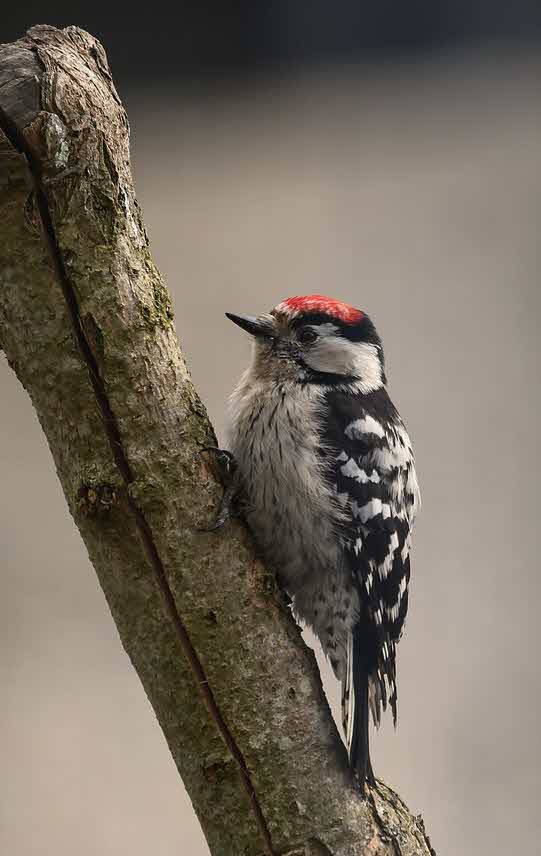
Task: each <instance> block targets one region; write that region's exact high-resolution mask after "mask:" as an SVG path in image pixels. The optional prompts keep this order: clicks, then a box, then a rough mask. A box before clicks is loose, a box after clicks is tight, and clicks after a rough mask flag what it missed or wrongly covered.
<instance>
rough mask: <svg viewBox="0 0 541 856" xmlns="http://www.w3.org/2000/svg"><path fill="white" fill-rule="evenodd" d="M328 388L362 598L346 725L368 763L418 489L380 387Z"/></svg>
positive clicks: (403, 598)
mask: <svg viewBox="0 0 541 856" xmlns="http://www.w3.org/2000/svg"><path fill="white" fill-rule="evenodd" d="M328 395H329V402H328V404H329V406H328V409H327V413H329V414H330V415H329V424H328V426H327V432H326V442H327V444H328V446H329V447H330V449H331V454H332V457H333V458H334V461H333V464H332V472H331V474H330V475H331V479H332V481H333V488H334V489H335V491H336V499H337V503H338V505H339V507H340V508H341V510H342V511H343V513H344V517H345V519H344V522H343V523H341V524H340V535H341V538H342V542H343V547H344V560H345V561H344V564H345V569H346V573H351V575H352V577H353V580H354V583H355V587H356V589H357V591H358V594H359V601H360V610H359V616H358V622H357V624H356V626H355V627H354V630H353V633H352V635H351V638H350V639H348V644H347V651H348V656H347V660H348V667H347V672H346V677H345V679H344V681H343V685H342V690H343V698H342V703H343V719H344V731H345V733H346V738H347V742H348V748H349V750H350V755H351V754H352V753H353V754H355V752H357V753H358V754H361V755H364V754H366V756H367V757H366V758H363V759H361V765H362V764H363V763H364V764H365V765H366V763H368V765H369V764H370V761H369V758H368V707H369V708H370V710H371V713H372V718H373V720H374V723H375V724H376V725H378V724H379V722H380V719H381V710H382V709H383V710H385V708H386V706H387V704H390V706H391V709H392V711H393V718H394V720H395V722H396V704H397V691H396V664H395V648H396V643H397V642H398V640H399V638H400V635H401V632H402V629H403V626H404V621H405V618H406V613H407V608H408V583H409V578H410V558H409V552H410V543H411V529H412V525H413V521H414V518H415V514H416V511H417V509H418V506H419V503H420V495H419V488H418V484H417V477H416V474H415V466H414V460H413V452H412V448H411V443H410V440H409V437H408V434H407V431H406V429H405V426H404V424H403V422H402V420H401V419H400V416H399V414H398V412H397V410H396V408H395V407H394V405H393V404H392V402H391V400H390V399H389V397H388V395H387V392H386V390H385V389H384V388H381V389H379V390H377V391H375V392H373V393H369V394H367V395H363V394H358V395H356V396H355V395H352V394H351V393H350V392H348V393H342V392H339V391H333V392H329V393H328ZM331 399H332V400H331ZM335 453H336V454H335ZM355 744H356V745H357V749H355ZM365 744H366V745H365Z"/></svg>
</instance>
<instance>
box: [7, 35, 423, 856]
mask: <svg viewBox="0 0 541 856" xmlns="http://www.w3.org/2000/svg"><path fill="white" fill-rule="evenodd" d="M0 129H1V130H0V216H1V219H0V230H1V245H0V283H1V291H0V342H1V345H2V348H3V350H4V352H5V354H6V357H7V359H8V361H9V363H10V365H11V366H12V367H13V369H14V371H15V372H16V374H17V377H18V378H19V380H20V381H21V383H22V384H23V385H24V387H25V388H26V390H27V391H28V393H29V395H30V397H31V399H32V402H33V404H34V407H35V409H36V412H37V415H38V418H39V420H40V422H41V425H42V427H43V430H44V432H45V435H46V437H47V440H48V442H49V446H50V449H51V452H52V455H53V458H54V461H55V464H56V468H57V472H58V476H59V478H60V481H61V483H62V487H63V490H64V493H65V496H66V500H67V503H68V507H69V510H70V512H71V514H72V516H73V518H74V521H75V523H76V525H77V527H78V528H79V531H80V533H81V536H82V538H83V540H84V542H85V544H86V547H87V549H88V553H89V556H90V559H91V561H92V563H93V565H94V567H95V569H96V573H97V575H98V578H99V581H100V584H101V586H102V588H103V591H104V593H105V596H106V598H107V601H108V604H109V607H110V609H111V612H112V615H113V618H114V620H115V622H116V625H117V628H118V631H119V634H120V637H121V640H122V644H123V645H124V648H125V649H126V651H127V653H128V654H129V656H130V658H131V661H132V663H133V665H134V667H135V669H136V670H137V673H138V675H139V677H140V679H141V681H142V683H143V686H144V688H145V691H146V692H147V695H148V697H149V699H150V701H151V704H152V706H153V708H154V710H155V712H156V716H157V718H158V720H159V722H160V725H161V727H162V729H163V732H164V734H165V736H166V739H167V742H168V744H169V748H170V750H171V753H172V755H173V758H174V760H175V763H176V765H177V768H178V770H179V772H180V774H181V776H182V778H183V781H184V783H185V785H186V788H187V790H188V793H189V794H190V797H191V799H192V802H193V805H194V808H195V811H196V812H197V815H198V817H199V820H200V822H201V825H202V827H203V831H204V833H205V836H206V838H207V841H208V843H209V847H210V849H211V852H212V853H213V856H239V854H244V856H256V854H262V853H266V854H268V856H272V855H273V856H278V854H289V856H329V854H330V856H353V854H356V856H358V854H393V855H394V856H396V854H402V856H414V855H415V856H427V854H429V853H432V850H431V848H430V844H429V842H428V839H427V837H426V835H425V833H424V827H423V825H422V821H421V820H420V818H419V819H417V818H414V817H412V815H411V814H410V813H409V812H408V810H407V808H406V807H405V806H404V804H403V803H402V801H401V800H400V799H399V798H398V796H397V795H396V794H394V793H393V792H392V791H391V790H390V789H389V788H387V787H386V786H385V785H383V784H382V785H381V786H380V789H379V791H378V792H375V791H374V792H372V793H371V795H370V799H368V800H366V801H362V800H361V799H360V798H359V796H358V794H357V793H356V792H355V790H354V788H353V786H352V783H351V780H350V777H349V772H348V768H347V763H346V755H345V750H344V748H343V745H342V742H341V741H340V738H339V735H338V733H337V730H336V728H335V725H334V723H333V720H332V717H331V715H330V711H329V709H328V706H327V703H326V700H325V697H324V695H323V692H322V688H321V683H320V679H319V674H318V670H317V666H316V664H315V660H314V657H313V655H312V653H311V652H310V651H308V650H307V649H306V647H305V646H304V644H303V642H302V640H301V637H300V633H299V631H298V629H297V627H296V626H295V624H294V623H293V621H292V619H291V618H290V616H289V615H288V614H286V613H285V612H284V611H283V610H282V609H281V608H280V606H279V605H278V601H277V599H276V598H275V597H274V596H273V593H272V582H271V580H270V578H269V576H268V575H267V574H266V572H265V570H264V568H263V567H262V566H261V564H260V563H259V562H258V561H257V559H256V557H255V554H254V551H253V548H252V545H251V543H250V540H249V538H248V536H247V534H246V532H245V531H244V529H243V527H242V526H240V525H239V524H235V525H230V526H228V528H227V531H226V532H224V533H222V534H220V535H209V534H202V533H200V532H198V531H197V530H198V527H199V526H200V525H203V524H204V523H205V522H206V521H208V520H210V519H211V517H212V513H213V509H214V508H215V506H216V504H217V502H218V500H219V496H220V488H219V486H218V485H217V483H216V480H215V478H214V476H213V474H212V472H211V471H210V470H209V469H208V466H207V463H206V462H205V457H204V455H203V454H202V450H203V448H204V447H205V446H207V445H212V444H213V443H214V442H215V440H214V435H213V431H212V428H211V426H210V424H209V421H208V418H207V415H206V412H205V409H204V407H203V405H202V404H201V402H200V400H199V398H198V397H197V394H196V393H195V390H194V388H193V386H192V383H191V380H190V377H189V373H188V370H187V368H186V365H185V363H184V359H183V356H182V353H181V351H180V348H179V344H178V341H177V338H176V335H175V332H174V328H173V323H172V321H173V311H172V307H171V302H170V298H169V294H168V292H167V290H166V288H165V286H164V284H163V282H162V280H161V278H160V275H159V273H158V271H157V269H156V267H155V265H154V262H153V260H152V257H151V255H150V250H149V246H148V240H147V236H146V233H145V229H144V225H143V221H142V218H141V214H140V211H139V207H138V204H137V200H136V198H135V193H134V189H133V183H132V177H131V173H130V167H129V137H128V123H127V119H126V115H125V112H124V109H123V107H122V104H121V102H120V100H119V98H118V95H117V93H116V91H115V88H114V85H113V82H112V79H111V75H110V72H109V68H108V65H107V60H106V57H105V53H104V51H103V48H102V47H101V45H100V44H99V42H97V41H96V40H95V39H94V38H93V37H92V36H90V35H89V34H88V33H85V32H84V31H82V30H80V29H78V28H76V27H68V28H67V29H65V30H62V31H60V30H57V29H55V28H53V27H34V28H32V29H31V30H30V31H29V32H28V33H27V35H26V36H25V37H24V38H22V39H20V40H19V41H18V42H15V43H14V44H11V45H4V46H2V47H0Z"/></svg>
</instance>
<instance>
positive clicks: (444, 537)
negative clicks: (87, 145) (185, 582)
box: [0, 0, 541, 856]
mask: <svg viewBox="0 0 541 856" xmlns="http://www.w3.org/2000/svg"><path fill="white" fill-rule="evenodd" d="M19 5H20V8H18V9H17V8H14V7H13V6H12V7H9V8H7V9H5V10H4V9H3V11H2V30H1V32H0V37H1V38H2V40H4V41H10V40H12V39H14V38H16V37H17V36H18V35H20V34H21V33H22V32H23V31H24V30H25V29H26V27H27V26H30V25H31V24H34V23H43V22H44V17H45V10H44V8H43V6H42V4H39V5H38V4H34V3H30V2H23V3H22V4H19ZM172 16H173V17H172ZM46 19H47V20H46V22H47V23H52V24H56V25H60V26H63V25H67V24H71V23H77V24H79V25H80V26H83V27H85V28H86V29H89V30H90V31H92V32H93V33H94V34H95V35H97V36H98V37H100V38H101V39H102V41H103V43H104V45H105V47H106V49H107V51H108V54H109V59H110V62H111V65H112V69H113V73H114V75H115V79H116V82H117V86H118V89H119V91H120V94H121V96H122V97H123V99H124V101H125V103H126V105H127V107H128V110H129V115H130V120H131V126H132V153H133V168H134V173H135V179H136V187H137V190H138V194H139V199H140V202H141V205H142V208H143V212H144V216H145V220H146V224H147V227H148V231H149V234H150V237H151V242H152V247H153V251H154V254H155V257H156V259H157V262H158V264H159V266H160V268H161V270H162V271H163V273H164V274H165V276H166V279H167V282H168V284H169V287H170V289H171V291H172V293H173V296H174V300H175V304H176V325H177V329H178V333H179V336H180V338H181V341H182V344H183V345H184V347H185V350H186V353H187V357H188V360H189V363H190V366H191V369H192V372H193V375H194V379H195V381H196V384H197V387H198V389H199V391H200V393H201V395H202V397H203V399H204V401H205V402H206V404H207V406H208V409H209V412H210V415H211V418H212V419H213V421H214V423H215V425H216V427H217V430H218V432H221V431H222V429H223V424H224V418H223V413H224V408H225V401H226V397H227V394H228V391H229V390H230V388H231V387H232V385H233V383H234V380H235V378H236V376H237V375H238V374H239V372H240V370H241V368H242V367H243V366H244V364H245V363H246V361H247V359H248V353H249V343H248V341H247V340H246V339H245V338H244V337H243V336H242V334H241V333H240V331H238V330H237V329H236V328H234V327H233V326H232V325H230V324H228V322H227V321H226V320H225V319H224V315H223V313H224V311H225V310H231V311H233V312H247V313H251V312H258V311H261V310H268V309H269V308H270V307H272V306H273V305H274V304H275V303H277V302H278V301H279V300H280V299H282V298H284V297H286V296H290V295H293V294H299V293H303V292H304V293H310V292H323V293H329V294H331V295H334V296H338V297H341V298H343V299H345V300H347V301H349V302H351V303H353V304H355V305H357V306H360V307H362V308H365V309H366V310H368V311H369V312H370V314H371V315H372V316H373V317H374V319H375V320H376V323H377V325H378V327H379V329H380V331H381V333H382V335H383V338H384V343H385V346H386V354H387V361H388V368H389V376H390V389H391V394H392V396H393V398H394V399H395V400H396V402H397V404H398V405H399V408H400V410H401V411H402V413H403V415H404V417H405V419H406V422H407V424H408V426H409V428H410V432H411V434H412V436H413V438H414V442H415V447H416V452H417V459H418V469H419V473H420V478H421V484H422V488H423V494H424V509H423V512H422V515H421V518H420V521H419V524H418V527H417V531H416V537H415V539H414V540H415V544H414V560H413V584H412V596H411V601H410V602H411V612H410V618H409V622H408V625H407V630H406V634H405V637H404V639H403V641H402V643H401V645H400V649H399V681H400V687H399V691H400V702H401V703H400V720H399V728H398V731H397V732H396V733H393V730H392V727H391V726H390V725H389V723H387V724H386V725H385V726H384V727H383V729H382V731H381V732H380V733H379V734H378V735H377V737H376V738H375V739H374V741H373V742H374V757H375V767H376V771H377V773H378V774H379V775H381V776H382V777H384V778H385V779H386V780H387V781H388V782H389V783H390V784H392V785H393V786H394V787H395V788H397V789H398V790H399V791H400V793H401V794H402V795H403V796H404V798H405V799H406V801H407V802H408V804H409V805H410V807H411V808H412V809H413V810H414V811H415V812H422V813H423V815H424V818H425V820H426V824H427V828H428V831H429V833H430V835H431V837H432V841H433V844H434V845H435V847H436V849H437V851H438V853H439V854H440V856H444V854H445V856H478V854H479V853H481V852H486V853H490V854H493V856H503V854H509V853H517V852H521V853H526V852H528V853H534V852H536V850H537V842H538V826H539V814H538V812H539V808H538V804H539V796H538V794H539V784H540V782H539V763H540V760H541V751H540V745H539V726H538V720H539V714H538V706H539V703H540V700H541V680H540V675H539V666H538V662H537V657H538V650H539V645H538V633H537V628H538V609H539V601H540V595H541V591H540V583H539V579H540V574H539V567H538V559H537V557H538V545H537V540H538V530H539V522H538V503H539V496H538V495H539V487H538V486H539V476H540V471H539V454H538V436H539V421H538V416H539V403H540V392H539V333H538V328H539V318H540V311H541V300H540V296H539V270H540V258H539V256H540V246H541V242H540V239H539V233H540V227H541V210H540V192H541V100H540V94H541V92H540V81H541V77H540V73H541V56H540V53H539V47H540V42H539V35H540V33H541V6H540V5H539V3H537V2H535V0H531V2H530V0H515V2H514V3H513V4H509V3H508V2H503V0H473V1H472V2H465V1H464V0H454V2H451V0H417V2H410V3H408V2H406V3H404V2H396V3H393V2H378V3H369V2H365V0H356V2H353V0H351V2H348V0H335V2H333V3H325V2H323V0H287V2H286V0H281V2H271V3H254V2H253V0H252V2H250V3H248V2H238V3H235V4H225V3H218V2H208V0H207V2H205V3H185V2H184V3H183V2H180V3H177V4H176V7H175V11H174V12H172V11H171V9H167V8H166V7H165V6H161V5H160V4H159V3H154V4H152V6H151V7H148V6H146V7H142V8H141V9H139V10H138V9H137V8H134V7H129V8H128V7H127V6H125V7H124V8H122V6H121V4H118V6H117V7H115V5H114V4H105V3H101V2H96V3H93V4H92V7H91V8H90V7H87V8H85V9H84V11H83V10H82V9H81V12H80V13H79V12H78V11H77V9H76V8H74V7H73V4H70V5H69V6H67V5H66V7H65V8H63V7H62V4H61V3H60V2H55V0H52V2H50V3H49V4H48V9H47V11H46ZM0 394H1V397H0V402H1V408H0V412H1V420H0V560H1V589H2V595H1V597H0V681H1V686H2V704H1V707H0V755H1V757H2V773H1V785H0V852H2V853H3V854H6V856H37V854H40V856H42V854H45V856H53V854H54V856H68V854H69V856H71V854H73V853H77V854H79V856H95V854H100V856H117V854H119V853H130V854H131V856H148V854H153V856H172V854H175V856H177V854H188V856H204V855H205V854H208V849H207V847H206V844H205V842H204V839H203V837H202V834H201V832H200V830H199V827H198V824H197V821H196V819H195V816H194V814H193V811H192V808H191V805H190V803H189V800H188V798H187V796H186V794H185V792H184V789H183V786H182V783H181V782H180V780H179V777H178V775H177V773H176V770H175V769H174V766H173V763H172V761H171V758H170V756H169V753H168V750H167V747H166V744H165V741H164V739H163V737H162V735H161V732H160V730H159V728H158V726H157V724H156V721H155V718H154V715H153V712H152V710H151V708H150V705H149V703H148V701H147V699H146V697H145V695H144V692H143V690H142V688H141V686H140V685H139V682H138V679H137V677H136V674H135V672H134V671H133V670H132V668H131V666H130V663H129V661H128V658H127V656H126V655H125V654H124V652H123V650H122V648H121V645H120V642H119V639H118V636H117V633H116V630H115V627H114V624H113V622H112V620H111V618H110V615H109V613H108V610H107V607H106V604H105V600H104V598H103V596H102V593H101V591H100V590H99V587H98V584H97V580H96V577H95V575H94V572H93V570H92V568H91V566H90V564H89V562H88V559H87V556H86V554H85V551H84V548H83V545H82V543H81V542H80V540H79V537H78V535H77V532H76V530H75V528H74V526H73V524H72V521H71V519H70V518H69V516H68V514H67V510H66V507H65V503H64V499H63V497H62V495H61V491H60V487H59V484H58V482H57V479H56V476H55V473H54V469H53V466H52V462H51V459H50V456H49V453H48V449H47V447H46V443H45V441H44V438H43V436H42V434H41V431H40V428H39V426H38V424H37V420H36V418H35V415H34V413H33V410H32V407H31V405H30V402H29V400H28V399H27V397H26V394H25V393H24V391H23V390H22V389H21V388H20V387H19V385H18V383H17V381H16V379H15V376H14V375H13V374H12V373H11V372H10V370H9V368H8V366H7V364H6V362H5V360H4V359H3V357H2V358H0ZM322 671H323V675H324V679H325V684H326V688H327V690H328V694H329V697H330V699H331V702H332V703H333V705H335V706H336V702H337V690H336V687H335V686H334V684H333V682H332V680H331V679H330V677H329V672H328V669H327V667H326V666H325V664H323V665H322Z"/></svg>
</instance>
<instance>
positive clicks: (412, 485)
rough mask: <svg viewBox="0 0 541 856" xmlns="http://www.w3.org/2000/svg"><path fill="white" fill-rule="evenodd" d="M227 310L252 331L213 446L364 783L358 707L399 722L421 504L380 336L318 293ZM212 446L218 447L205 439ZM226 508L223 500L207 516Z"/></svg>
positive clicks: (362, 316)
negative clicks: (223, 441)
mask: <svg viewBox="0 0 541 856" xmlns="http://www.w3.org/2000/svg"><path fill="white" fill-rule="evenodd" d="M226 315H227V317H228V318H229V319H230V320H231V321H233V322H234V323H235V324H237V325H238V326H239V327H241V328H242V329H243V330H245V331H247V332H248V333H250V334H251V336H252V337H253V343H254V345H253V355H252V361H251V364H250V366H249V368H248V369H247V370H246V371H245V372H244V374H243V375H242V376H241V378H240V381H239V383H238V385H237V387H236V389H235V391H234V392H233V394H232V396H231V400H230V420H229V428H228V444H227V451H226V452H223V453H221V454H222V456H224V459H225V460H226V461H227V467H228V469H229V472H230V473H234V476H233V480H234V484H235V487H234V490H231V489H230V490H228V491H226V493H227V502H229V500H230V499H231V496H232V494H233V493H236V494H238V495H240V497H241V501H242V506H243V509H244V510H243V515H244V517H245V519H246V522H247V524H248V526H249V528H250V530H251V532H252V533H253V536H254V538H255V540H256V543H257V544H258V545H259V547H260V549H261V551H262V553H263V556H264V558H265V561H266V563H267V564H268V565H269V566H270V567H271V569H272V570H273V571H274V573H275V575H276V579H277V582H278V585H279V586H280V587H281V589H283V590H284V592H285V593H286V595H287V596H288V598H290V599H291V605H292V609H293V612H294V615H295V616H296V617H297V619H299V620H300V621H301V622H303V623H304V624H306V625H308V627H310V628H311V629H312V630H313V632H314V634H315V635H316V636H317V638H318V639H319V641H320V643H321V646H322V648H323V651H324V653H325V655H326V656H327V658H328V659H329V661H330V664H331V666H332V669H333V671H334V674H335V675H336V677H337V678H338V679H339V680H340V681H341V685H342V724H343V728H344V734H345V740H346V744H347V749H348V756H349V762H350V766H351V769H352V771H353V773H354V777H355V779H356V781H357V783H358V786H359V788H360V790H361V792H362V793H364V788H365V783H366V782H368V784H370V785H374V784H375V778H374V773H373V770H372V765H371V762H370V752H369V713H370V714H371V716H372V720H373V722H374V725H375V726H376V727H377V726H379V724H380V721H381V715H382V710H385V709H386V708H387V706H388V705H389V706H390V708H391V710H392V714H393V720H394V723H395V725H396V715H397V689H396V644H397V642H398V640H399V638H400V636H401V633H402V629H403V626H404V621H405V618H406V612H407V608H408V583H409V578H410V556H409V554H410V543H411V529H412V526H413V522H414V518H415V514H416V512H417V509H418V507H419V504H420V494H419V487H418V483H417V477H416V473H415V466H414V459H413V451H412V446H411V442H410V439H409V437H408V434H407V431H406V428H405V426H404V423H403V422H402V420H401V418H400V416H399V414H398V411H397V409H396V408H395V406H394V405H393V403H392V401H391V400H390V398H389V395H388V394H387V390H386V376H385V368H384V357H383V347H382V342H381V339H380V337H379V335H378V333H377V332H376V329H375V327H374V324H373V323H372V321H371V320H370V318H369V317H368V315H366V313H364V312H362V311H361V310H359V309H355V308H354V307H352V306H349V305H348V304H346V303H342V302H341V301H339V300H335V299H333V298H330V297H325V296H323V295H318V294H312V295H308V296H300V297H291V298H289V299H287V300H284V301H282V302H281V303H279V304H278V306H276V307H275V308H274V309H273V310H272V311H271V312H270V313H269V314H262V315H259V316H257V317H252V316H246V315H233V314H230V313H226ZM216 451H217V452H219V451H220V450H216ZM226 518H227V511H224V509H222V511H221V513H220V515H219V517H218V522H217V524H216V525H217V526H218V525H221V524H222V523H223V522H224V520H225V519H226Z"/></svg>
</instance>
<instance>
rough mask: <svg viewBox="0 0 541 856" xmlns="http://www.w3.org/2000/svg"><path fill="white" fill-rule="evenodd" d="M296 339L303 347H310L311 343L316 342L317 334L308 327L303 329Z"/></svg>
mask: <svg viewBox="0 0 541 856" xmlns="http://www.w3.org/2000/svg"><path fill="white" fill-rule="evenodd" d="M297 338H298V340H299V342H301V343H302V344H303V345H311V344H312V342H315V341H316V339H317V333H316V331H315V330H312V329H310V327H304V328H303V329H302V330H299V332H298V333H297Z"/></svg>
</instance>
